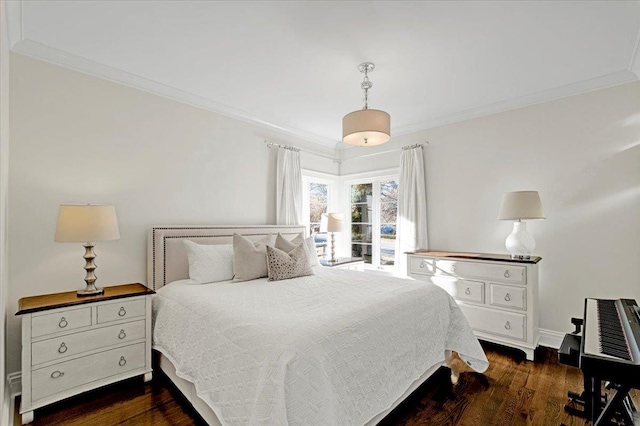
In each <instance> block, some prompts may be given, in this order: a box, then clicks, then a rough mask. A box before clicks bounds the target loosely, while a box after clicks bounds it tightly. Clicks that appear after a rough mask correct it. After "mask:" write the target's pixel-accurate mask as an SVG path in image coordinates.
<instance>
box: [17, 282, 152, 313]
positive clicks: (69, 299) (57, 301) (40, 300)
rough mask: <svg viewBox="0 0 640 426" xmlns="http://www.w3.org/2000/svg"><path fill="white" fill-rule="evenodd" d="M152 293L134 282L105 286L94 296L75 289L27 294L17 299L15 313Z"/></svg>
mask: <svg viewBox="0 0 640 426" xmlns="http://www.w3.org/2000/svg"><path fill="white" fill-rule="evenodd" d="M153 293H155V291H153V290H151V289H150V288H147V287H146V286H144V285H142V284H140V283H134V284H123V285H115V286H112V287H105V288H104V294H98V295H96V296H78V295H77V293H76V292H75V291H67V292H64V293H53V294H43V295H41V296H29V297H23V298H21V299H20V300H19V301H18V312H16V315H22V314H29V313H32V312H38V311H46V310H49V309H57V308H64V307H67V306H75V305H83V304H85V303H94V302H103V301H105V300H111V299H121V298H123V297H134V296H143V295H146V294H153Z"/></svg>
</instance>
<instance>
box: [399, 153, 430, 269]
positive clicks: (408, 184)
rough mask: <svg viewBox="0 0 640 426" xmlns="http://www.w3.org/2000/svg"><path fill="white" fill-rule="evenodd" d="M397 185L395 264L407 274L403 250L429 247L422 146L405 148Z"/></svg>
mask: <svg viewBox="0 0 640 426" xmlns="http://www.w3.org/2000/svg"><path fill="white" fill-rule="evenodd" d="M398 187H399V189H398V225H397V226H398V227H397V229H396V264H397V265H398V269H397V272H398V273H399V274H400V275H403V276H404V275H406V274H407V256H406V255H405V254H404V253H405V252H408V251H414V250H416V249H426V248H428V240H427V187H426V180H425V174H424V159H423V155H422V147H421V146H419V147H416V148H411V149H405V150H403V151H402V155H401V157H400V182H399V183H398Z"/></svg>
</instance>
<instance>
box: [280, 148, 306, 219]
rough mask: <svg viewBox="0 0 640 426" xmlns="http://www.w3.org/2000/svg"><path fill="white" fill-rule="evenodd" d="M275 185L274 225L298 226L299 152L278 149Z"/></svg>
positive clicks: (300, 200) (299, 213)
mask: <svg viewBox="0 0 640 426" xmlns="http://www.w3.org/2000/svg"><path fill="white" fill-rule="evenodd" d="M276 185H277V188H276V197H277V200H276V209H277V212H276V221H277V222H276V224H277V225H299V224H300V223H302V170H301V169H300V152H298V151H294V150H292V149H285V148H278V175H277V178H276Z"/></svg>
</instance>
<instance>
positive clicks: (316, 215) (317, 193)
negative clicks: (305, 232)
mask: <svg viewBox="0 0 640 426" xmlns="http://www.w3.org/2000/svg"><path fill="white" fill-rule="evenodd" d="M328 188H329V185H327V184H323V183H318V182H309V235H313V234H317V233H318V232H320V220H321V218H322V213H326V212H327V204H328V203H329V197H328V193H329V191H328Z"/></svg>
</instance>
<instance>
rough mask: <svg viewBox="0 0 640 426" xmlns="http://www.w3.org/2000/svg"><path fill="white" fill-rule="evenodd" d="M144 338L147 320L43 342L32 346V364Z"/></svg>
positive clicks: (81, 332)
mask: <svg viewBox="0 0 640 426" xmlns="http://www.w3.org/2000/svg"><path fill="white" fill-rule="evenodd" d="M144 337H145V320H144V319H141V320H137V321H133V322H129V323H126V324H118V325H112V326H109V327H102V328H99V329H93V330H87V331H80V332H78V333H73V334H68V335H66V336H62V337H56V338H54V339H48V340H42V341H40V342H35V343H33V344H32V345H31V353H32V356H31V364H32V365H38V364H41V363H43V362H47V361H54V360H56V359H60V358H64V357H67V356H70V355H76V354H80V353H83V352H87V351H90V350H94V349H99V348H104V347H107V346H111V345H117V344H119V343H124V342H131V341H133V340H137V339H142V338H144Z"/></svg>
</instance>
